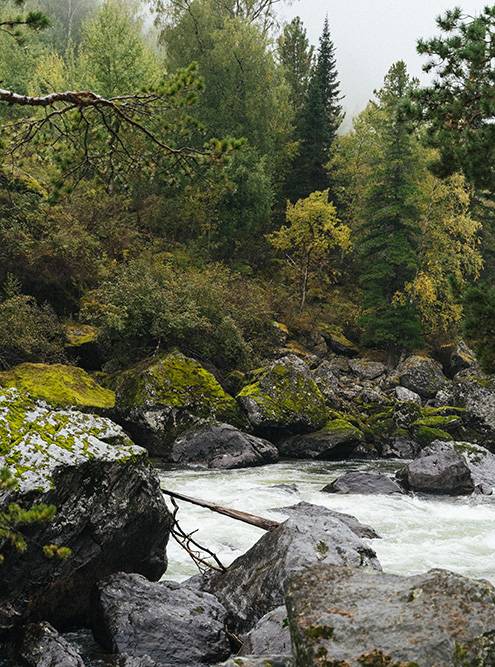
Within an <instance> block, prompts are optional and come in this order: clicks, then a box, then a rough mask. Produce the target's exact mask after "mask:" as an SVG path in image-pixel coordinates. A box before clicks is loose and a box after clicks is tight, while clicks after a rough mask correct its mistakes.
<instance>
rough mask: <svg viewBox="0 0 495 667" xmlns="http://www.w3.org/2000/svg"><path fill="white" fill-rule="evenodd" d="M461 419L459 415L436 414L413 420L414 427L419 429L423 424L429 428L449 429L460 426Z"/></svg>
mask: <svg viewBox="0 0 495 667" xmlns="http://www.w3.org/2000/svg"><path fill="white" fill-rule="evenodd" d="M459 423H460V420H459V417H458V416H457V415H434V416H431V417H423V418H422V419H417V420H416V421H415V422H413V428H414V429H418V428H421V427H423V426H426V427H428V428H441V429H444V430H448V429H449V428H450V429H452V428H455V427H456V426H459Z"/></svg>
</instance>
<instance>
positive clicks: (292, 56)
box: [278, 16, 314, 114]
mask: <svg viewBox="0 0 495 667" xmlns="http://www.w3.org/2000/svg"><path fill="white" fill-rule="evenodd" d="M313 51H314V49H313V47H312V46H311V45H310V43H309V40H308V36H307V34H306V28H305V27H304V25H303V22H302V21H301V19H300V18H299V16H296V17H295V18H293V19H292V21H291V22H290V23H287V24H286V25H285V26H284V29H283V31H282V34H281V35H280V37H279V39H278V57H279V59H280V63H281V65H282V67H283V69H284V74H285V78H286V79H287V83H288V84H289V86H290V89H291V101H292V104H293V106H294V110H295V112H296V114H300V113H301V111H302V109H303V106H304V102H305V99H306V93H307V91H308V83H309V77H310V74H311V65H312V62H313Z"/></svg>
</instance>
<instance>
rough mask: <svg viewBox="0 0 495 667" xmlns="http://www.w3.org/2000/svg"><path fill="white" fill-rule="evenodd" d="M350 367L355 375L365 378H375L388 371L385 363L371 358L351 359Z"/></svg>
mask: <svg viewBox="0 0 495 667" xmlns="http://www.w3.org/2000/svg"><path fill="white" fill-rule="evenodd" d="M349 368H350V369H351V371H352V372H353V373H354V374H355V375H357V376H358V377H360V378H363V379H364V380H375V379H376V378H378V377H380V375H383V374H384V373H385V371H386V368H385V364H382V363H381V361H371V360H370V359H351V360H350V361H349Z"/></svg>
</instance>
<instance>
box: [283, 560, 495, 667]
mask: <svg viewBox="0 0 495 667" xmlns="http://www.w3.org/2000/svg"><path fill="white" fill-rule="evenodd" d="M494 599H495V589H494V587H493V586H492V585H491V584H489V583H488V582H486V581H475V580H473V579H469V578H467V577H462V576H460V575H458V574H453V573H451V572H447V571H445V570H431V571H430V572H427V573H426V574H421V575H417V576H412V577H404V576H397V575H392V574H384V573H380V572H372V571H370V570H363V569H357V568H355V569H351V568H342V567H328V566H325V565H321V564H318V565H314V566H312V567H310V568H308V569H306V570H305V571H304V572H299V573H296V574H294V575H292V576H291V577H290V579H289V581H288V584H287V594H286V603H287V610H288V617H289V625H290V631H291V636H292V644H293V647H294V659H295V662H296V664H298V665H315V666H316V665H323V664H325V665H346V667H347V666H348V667H362V666H363V665H381V666H382V667H383V666H385V665H390V667H392V666H397V667H398V666H399V665H401V666H402V665H404V666H406V665H411V666H412V665H415V666H417V667H432V665H433V664H434V665H435V666H436V667H452V666H453V665H487V666H488V665H491V664H493V656H494V655H495V616H494V614H493V608H494Z"/></svg>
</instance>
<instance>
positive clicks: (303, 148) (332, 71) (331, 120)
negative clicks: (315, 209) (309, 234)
mask: <svg viewBox="0 0 495 667" xmlns="http://www.w3.org/2000/svg"><path fill="white" fill-rule="evenodd" d="M341 101H342V95H341V94H340V83H339V80H338V72H337V63H336V58H335V48H334V45H333V42H332V40H331V38H330V28H329V24H328V17H327V18H326V19H325V23H324V26H323V33H322V35H321V37H320V44H319V48H318V54H317V58H316V63H315V64H314V67H313V69H312V72H311V76H310V80H309V85H308V91H307V94H306V99H305V102H304V106H303V109H302V112H301V115H300V118H299V122H298V128H297V138H298V140H299V145H300V150H299V156H298V157H297V158H296V162H295V168H294V173H293V175H292V181H293V184H294V188H293V192H292V199H294V200H296V199H300V198H301V197H306V196H308V195H309V194H310V193H311V192H314V191H316V190H325V189H326V188H328V185H329V179H328V173H327V169H326V165H327V163H328V160H329V156H330V151H331V147H332V144H333V142H334V141H335V138H336V136H337V130H338V129H339V127H340V125H341V123H342V120H343V118H344V114H343V111H342V105H341ZM330 195H331V193H330Z"/></svg>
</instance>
